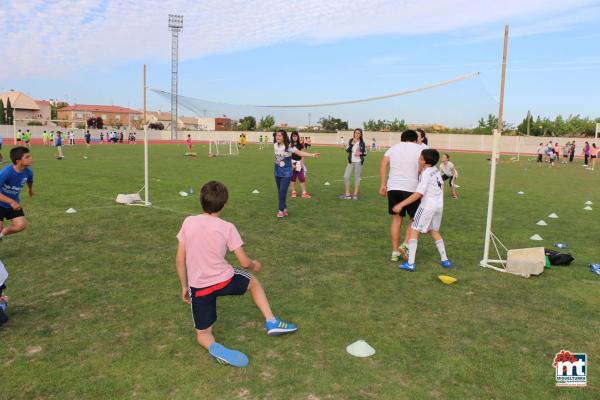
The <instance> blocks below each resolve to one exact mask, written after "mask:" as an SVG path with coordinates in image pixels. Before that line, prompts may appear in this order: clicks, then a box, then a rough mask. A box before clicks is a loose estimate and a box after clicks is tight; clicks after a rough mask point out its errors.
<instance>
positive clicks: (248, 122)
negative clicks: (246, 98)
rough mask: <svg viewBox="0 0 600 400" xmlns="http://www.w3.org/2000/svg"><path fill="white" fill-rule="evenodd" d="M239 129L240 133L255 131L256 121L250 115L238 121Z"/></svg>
mask: <svg viewBox="0 0 600 400" xmlns="http://www.w3.org/2000/svg"><path fill="white" fill-rule="evenodd" d="M239 128H240V130H242V131H253V130H256V119H255V118H254V117H253V116H251V115H248V116H246V117H244V118H242V119H240V123H239Z"/></svg>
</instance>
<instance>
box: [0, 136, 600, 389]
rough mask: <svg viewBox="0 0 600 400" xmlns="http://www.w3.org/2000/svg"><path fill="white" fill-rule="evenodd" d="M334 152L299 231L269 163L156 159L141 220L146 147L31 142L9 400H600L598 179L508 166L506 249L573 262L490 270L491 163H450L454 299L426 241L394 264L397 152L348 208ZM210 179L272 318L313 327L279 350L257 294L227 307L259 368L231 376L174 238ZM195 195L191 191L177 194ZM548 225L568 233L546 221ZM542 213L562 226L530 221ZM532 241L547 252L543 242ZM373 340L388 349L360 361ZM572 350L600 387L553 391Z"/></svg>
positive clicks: (0, 341)
mask: <svg viewBox="0 0 600 400" xmlns="http://www.w3.org/2000/svg"><path fill="white" fill-rule="evenodd" d="M6 150H7V149H5V155H6V154H7V151H6ZM320 150H321V151H322V156H321V158H320V159H318V160H309V161H308V167H309V174H308V185H309V191H310V192H311V193H312V194H313V196H314V198H313V199H311V200H306V199H289V200H288V205H289V210H290V216H289V218H287V219H285V220H277V219H276V218H275V212H276V211H277V210H276V208H277V202H276V200H277V199H276V192H275V184H274V181H273V177H272V154H271V152H269V151H259V150H257V149H256V148H251V149H245V150H243V151H241V154H240V155H239V156H236V157H219V158H215V159H208V158H207V157H205V156H204V154H206V153H207V149H206V148H205V147H201V146H198V148H197V151H198V152H199V154H201V155H202V156H199V157H198V158H195V159H191V158H184V157H182V154H183V153H184V152H185V150H184V146H182V145H152V146H151V148H150V156H151V164H150V174H151V200H152V202H153V204H154V207H153V208H143V207H127V206H119V205H116V204H115V203H114V200H113V199H114V198H115V197H116V195H117V193H131V192H135V191H137V190H138V189H139V188H140V187H141V186H142V183H143V169H142V146H140V145H137V146H128V145H115V146H113V145H98V146H95V147H93V148H92V149H90V150H86V149H85V148H84V147H83V146H76V147H74V148H71V147H67V148H66V149H65V156H66V158H65V159H64V160H63V161H57V160H55V159H54V158H53V152H52V149H49V148H41V147H35V148H34V149H33V157H34V166H33V169H34V173H35V185H34V186H35V191H36V196H35V197H34V198H33V199H29V198H25V199H24V200H23V205H24V209H25V211H26V213H27V217H28V219H29V222H30V225H29V227H28V229H27V230H26V231H25V232H23V233H20V234H18V235H15V236H12V237H8V238H5V239H4V240H3V241H2V242H0V259H1V260H2V261H3V262H4V263H5V265H6V267H7V269H8V270H9V273H10V277H9V281H8V290H7V294H8V295H9V296H10V298H11V305H10V309H9V311H10V318H11V319H10V321H9V322H8V324H6V325H5V326H4V327H2V328H0V354H1V355H0V360H1V365H2V374H1V375H2V378H1V380H0V382H1V389H0V398H2V399H122V398H143V399H165V398H171V399H183V398H199V399H200V398H202V399H312V400H315V399H368V398H373V399H598V398H599V397H600V372H599V369H598V368H596V365H597V362H598V361H597V360H600V341H599V340H598V332H600V318H599V317H600V313H599V299H600V279H599V277H598V276H596V275H593V274H592V273H590V271H589V268H588V267H587V265H588V264H589V263H590V262H600V252H599V250H598V244H599V243H600V239H599V237H600V229H599V228H598V216H597V213H598V211H597V210H594V211H584V210H583V207H584V202H585V201H587V200H591V201H593V202H594V203H595V204H597V205H598V206H600V189H599V187H598V185H599V183H600V171H596V173H595V174H594V173H591V172H590V171H586V170H584V169H583V168H581V166H579V164H577V165H569V166H566V167H560V168H555V169H553V170H550V169H549V168H547V167H546V166H544V168H539V167H537V166H536V165H535V163H534V162H532V161H529V160H528V158H522V160H521V161H520V162H515V163H511V162H503V163H501V164H500V165H499V168H498V179H497V192H496V195H497V196H496V213H495V221H494V228H493V230H494V232H495V233H496V234H497V235H498V236H499V237H500V238H501V239H502V240H503V241H504V242H505V244H506V245H507V246H508V247H509V248H510V247H512V248H520V247H532V246H538V245H540V243H541V244H542V245H545V246H546V247H548V246H551V245H552V243H553V242H556V241H564V242H566V243H568V245H569V249H568V250H569V251H570V252H572V254H573V255H574V257H575V258H576V261H575V262H574V263H573V264H572V265H571V266H569V267H553V268H551V269H550V270H547V271H546V272H545V273H544V274H542V275H541V276H539V277H532V278H530V279H524V278H521V277H517V276H513V275H509V274H502V273H498V272H494V271H492V270H487V269H483V268H480V267H479V266H478V264H479V261H480V259H481V256H482V249H483V237H484V228H485V226H484V225H485V214H486V207H487V187H488V179H489V165H488V162H487V161H486V160H485V159H486V156H484V155H465V154H453V157H452V159H453V161H454V162H455V163H456V166H457V168H458V169H459V171H460V175H461V179H460V181H459V185H460V186H461V188H460V189H459V196H460V198H459V199H458V200H456V201H452V200H450V199H448V200H447V201H446V208H445V211H444V221H443V224H442V230H441V233H442V235H443V236H444V238H445V241H446V247H447V251H448V255H449V257H450V258H451V259H452V260H453V262H454V263H455V265H456V268H455V269H454V270H452V271H450V275H453V276H455V277H457V278H458V282H457V283H456V284H454V285H452V286H446V285H443V284H441V283H440V282H439V281H438V280H437V275H439V274H440V273H444V272H446V271H443V270H442V268H441V267H440V266H439V265H438V255H437V251H436V249H435V247H434V246H433V243H432V242H431V240H430V239H429V238H425V237H424V238H423V240H421V241H420V245H419V252H418V256H417V263H418V271H417V272H416V273H408V272H404V271H399V270H398V269H397V265H396V264H395V263H392V262H390V261H389V254H390V248H389V239H388V223H389V217H388V215H387V209H386V201H385V199H383V198H381V197H379V196H378V195H377V189H378V186H379V180H378V178H376V177H374V176H375V175H377V170H378V164H379V160H380V159H381V156H382V153H373V154H370V155H369V156H368V157H367V161H366V163H365V168H364V170H363V175H364V176H365V177H366V178H365V179H364V181H363V185H362V197H361V199H360V201H358V202H353V201H343V200H338V198H337V196H338V195H339V194H340V193H341V191H342V182H341V181H340V180H341V177H342V174H343V171H344V168H345V162H346V161H345V153H344V151H343V150H342V149H339V148H324V149H320ZM84 155H87V156H88V158H87V159H84V158H83V156H84ZM210 179H217V180H221V181H223V182H224V183H225V184H227V185H228V187H229V193H230V203H229V204H228V206H227V208H226V209H225V211H224V213H223V215H222V217H223V218H224V219H226V220H229V221H231V222H233V223H235V224H236V225H237V227H238V229H239V230H240V232H241V234H242V237H243V239H244V240H245V242H246V245H245V248H246V251H247V252H248V254H249V255H250V256H251V257H253V258H257V259H259V260H260V261H261V262H262V263H263V269H262V271H261V272H260V273H259V274H258V275H257V276H258V277H259V278H260V279H261V281H262V283H263V285H264V286H265V289H266V291H267V295H268V296H269V298H270V301H271V304H272V306H273V309H274V311H275V313H276V314H278V315H280V316H281V317H282V318H284V319H287V320H290V321H291V322H294V323H297V324H298V325H299V331H298V332H297V333H295V334H293V335H288V336H285V337H275V338H273V337H267V336H266V334H265V332H264V327H263V326H264V324H263V320H262V318H261V316H260V314H259V312H258V310H256V308H254V306H253V304H252V302H251V299H250V296H249V295H247V296H244V297H243V298H224V299H221V300H220V302H219V320H218V322H217V325H216V327H215V334H216V336H217V339H218V340H219V341H221V342H222V343H223V344H225V345H227V346H229V347H232V348H236V349H239V350H242V351H244V352H245V353H246V354H248V356H249V357H250V365H249V366H248V367H247V368H244V369H235V368H231V367H225V366H221V365H218V364H216V363H215V362H213V361H212V360H211V359H210V357H209V356H208V355H207V353H206V352H205V351H204V350H203V349H201V348H200V347H199V346H198V345H197V344H196V343H195V334H194V329H193V326H192V322H191V316H190V311H189V307H188V306H186V305H185V304H183V303H182V302H181V300H180V298H179V281H178V279H177V276H176V274H175V270H174V254H175V248H176V239H175V235H176V233H177V232H178V230H179V227H180V225H181V222H182V220H183V218H184V217H185V216H186V215H189V214H193V213H198V212H199V210H200V207H199V203H198V201H197V196H196V194H197V193H198V192H199V188H200V186H201V185H202V184H203V183H204V182H206V181H208V180H210ZM325 181H330V182H331V183H332V186H324V185H323V183H324V182H325ZM190 187H193V188H194V189H195V194H194V196H190V197H187V198H183V197H180V196H179V195H178V192H179V191H181V190H188V189H189V188H190ZM253 189H259V190H260V194H258V195H253V194H251V191H252V190H253ZM520 190H522V191H524V192H525V195H523V196H518V195H517V194H516V193H517V192H518V191H520ZM23 197H26V195H24V196H23ZM69 207H73V208H75V209H77V210H78V212H77V213H76V214H66V213H65V210H66V209H67V208H69ZM551 212H556V213H557V214H558V215H559V217H560V218H559V219H558V220H552V219H547V218H546V217H547V215H548V214H550V213H551ZM542 218H544V219H545V220H546V221H547V222H548V223H549V226H547V227H539V226H536V225H535V223H536V222H537V221H538V220H540V219H542ZM534 233H538V234H540V235H541V236H542V237H543V238H544V241H543V242H532V241H530V240H529V239H528V238H529V237H530V236H531V235H533V234H534ZM232 261H233V259H232ZM358 339H364V340H366V341H367V342H368V343H370V344H371V345H372V346H373V347H374V348H375V349H376V350H377V353H376V354H375V355H374V356H373V357H370V358H368V359H358V358H353V357H352V356H350V355H348V354H347V353H346V351H345V347H346V346H347V345H348V344H350V343H352V342H354V341H356V340H358ZM561 349H566V350H571V351H574V352H585V353H587V355H588V360H589V364H590V365H591V367H590V368H589V373H588V387H586V388H557V387H555V381H554V369H553V367H552V360H553V358H554V355H555V354H556V353H557V352H558V351H560V350H561Z"/></svg>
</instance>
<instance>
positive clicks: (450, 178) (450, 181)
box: [442, 174, 454, 187]
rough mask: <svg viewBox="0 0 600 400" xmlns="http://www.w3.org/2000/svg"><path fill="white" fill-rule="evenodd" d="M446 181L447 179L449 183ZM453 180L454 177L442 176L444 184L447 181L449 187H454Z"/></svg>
mask: <svg viewBox="0 0 600 400" xmlns="http://www.w3.org/2000/svg"><path fill="white" fill-rule="evenodd" d="M448 179H449V181H448ZM453 179H454V177H453V176H448V175H446V174H442V180H443V181H444V182H445V181H448V184H449V185H450V187H452V186H454V185H453V184H452V180H453Z"/></svg>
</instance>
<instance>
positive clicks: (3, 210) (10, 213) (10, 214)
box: [0, 207, 25, 221]
mask: <svg viewBox="0 0 600 400" xmlns="http://www.w3.org/2000/svg"><path fill="white" fill-rule="evenodd" d="M24 216H25V212H23V209H22V208H19V209H18V210H13V209H12V208H10V207H0V221H4V220H5V219H8V220H11V219H13V218H17V217H24Z"/></svg>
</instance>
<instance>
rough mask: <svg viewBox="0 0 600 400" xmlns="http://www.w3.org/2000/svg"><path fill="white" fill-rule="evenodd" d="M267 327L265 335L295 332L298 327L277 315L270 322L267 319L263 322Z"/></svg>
mask: <svg viewBox="0 0 600 400" xmlns="http://www.w3.org/2000/svg"><path fill="white" fill-rule="evenodd" d="M265 327H266V328H267V335H269V336H276V335H285V334H286V333H292V332H296V331H297V330H298V327H297V326H296V325H294V324H292V323H289V322H283V321H282V320H281V319H279V317H275V321H273V322H270V321H267V322H266V324H265Z"/></svg>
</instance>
